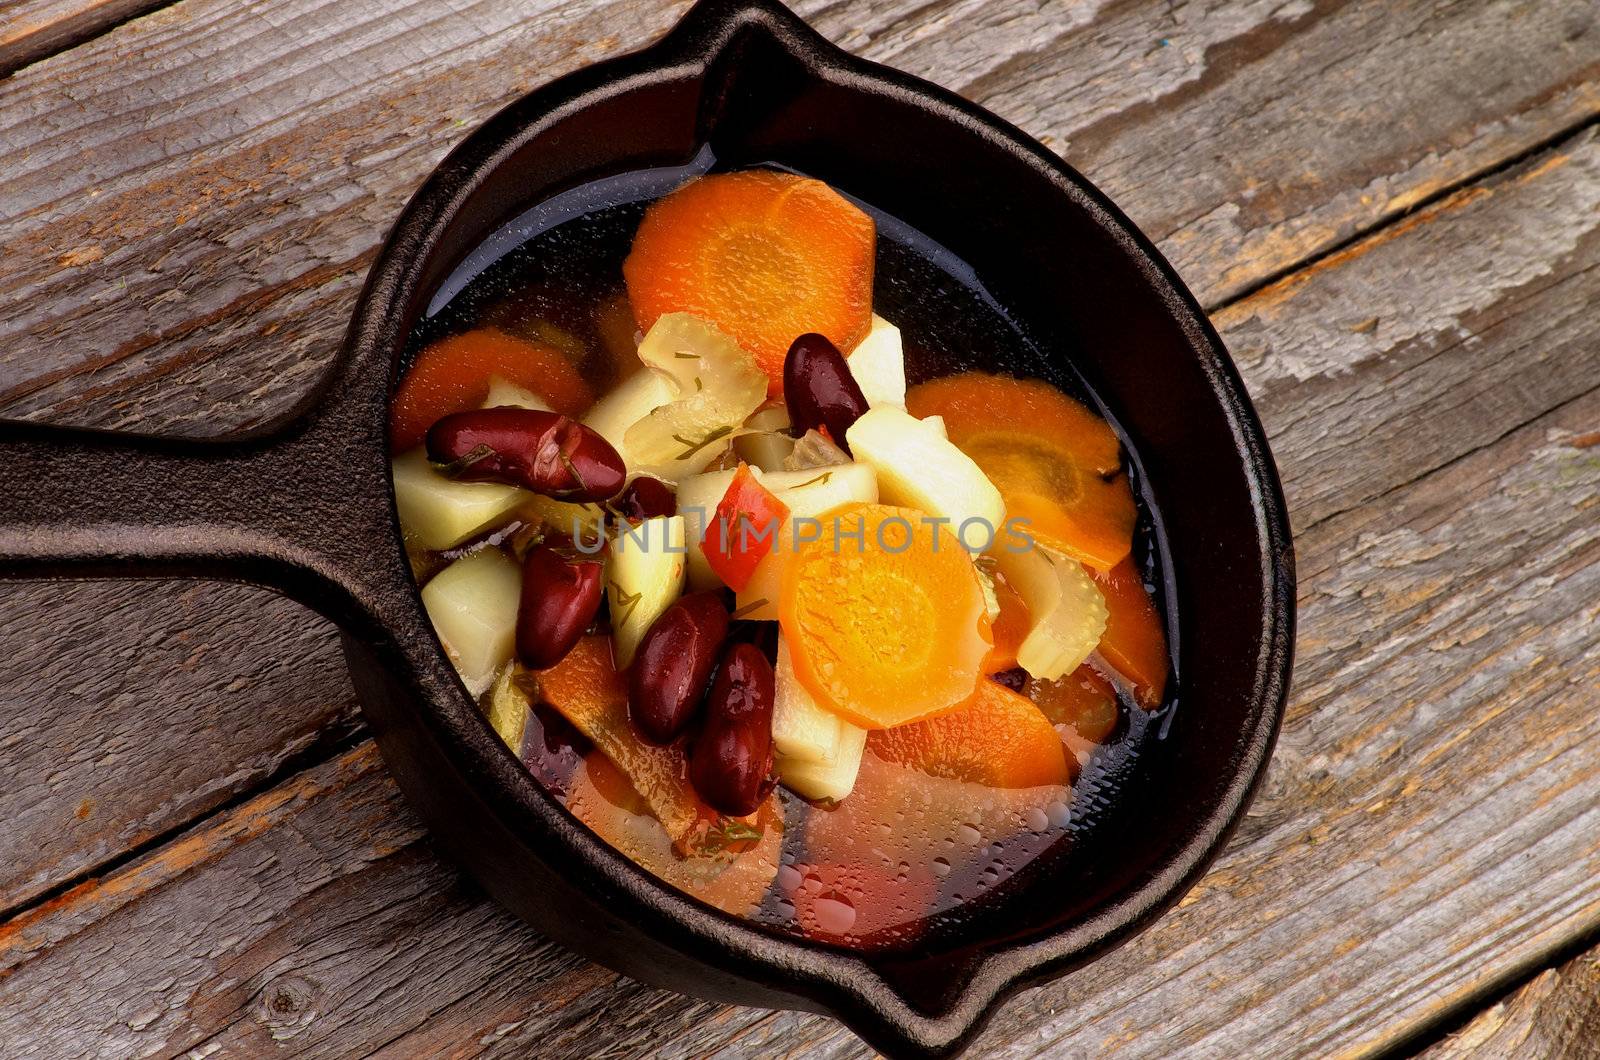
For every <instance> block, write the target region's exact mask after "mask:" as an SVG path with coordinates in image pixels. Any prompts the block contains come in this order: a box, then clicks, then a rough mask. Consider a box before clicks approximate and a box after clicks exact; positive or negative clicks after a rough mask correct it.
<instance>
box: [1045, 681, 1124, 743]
mask: <svg viewBox="0 0 1600 1060" xmlns="http://www.w3.org/2000/svg"><path fill="white" fill-rule="evenodd" d="M1028 698H1029V699H1031V700H1033V702H1034V703H1036V704H1038V707H1039V709H1040V710H1041V711H1043V712H1044V716H1045V717H1046V718H1048V719H1050V721H1051V722H1052V723H1054V724H1056V725H1065V726H1066V727H1067V728H1069V729H1071V730H1072V732H1073V733H1074V734H1075V735H1077V736H1078V737H1080V738H1082V739H1083V740H1086V741H1088V742H1089V743H1105V742H1106V740H1107V738H1109V737H1110V736H1111V734H1112V733H1113V732H1115V731H1116V729H1117V722H1118V720H1119V718H1118V710H1117V691H1116V689H1114V688H1112V687H1111V682H1110V681H1107V680H1106V679H1105V678H1104V677H1101V676H1100V675H1099V674H1098V673H1096V672H1095V669H1094V667H1092V666H1090V665H1089V664H1088V663H1085V664H1083V665H1082V666H1080V667H1078V668H1077V669H1076V670H1074V671H1072V673H1070V674H1067V675H1066V676H1065V677H1061V678H1058V679H1056V680H1054V681H1029V682H1028Z"/></svg>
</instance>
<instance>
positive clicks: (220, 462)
mask: <svg viewBox="0 0 1600 1060" xmlns="http://www.w3.org/2000/svg"><path fill="white" fill-rule="evenodd" d="M330 375H334V373H330ZM330 382H332V380H330ZM330 390H331V391H335V392H339V391H343V390H344V388H342V387H338V386H333V387H328V388H319V391H320V392H319V393H317V394H315V395H313V396H312V397H311V398H309V399H307V401H306V402H305V403H304V404H303V405H302V407H301V408H300V409H298V410H296V411H295V412H292V413H291V414H290V415H289V416H287V417H286V418H284V419H283V420H280V421H278V422H277V423H276V424H273V425H271V426H269V427H267V428H264V429H261V430H258V431H254V432H251V433H247V434H242V435H236V436H233V437H228V438H221V439H217V440H206V439H182V438H167V437H157V436H150V435H141V434H127V433H119V432H111V431H100V430H88V429H80V428H70V427H57V426H50V425H44V424H37V423H31V422H25V421H17V420H0V580H20V579H35V578H42V579H53V580H63V579H65V580H76V579H82V578H105V577H113V578H121V577H200V578H215V579H220V580H226V581H237V582H245V583H249V584H254V585H261V586H264V587H267V588H271V589H275V590H277V591H279V592H283V593H285V594H287V595H289V596H291V597H293V598H295V599H297V600H299V601H301V602H302V603H305V604H307V605H308V606H310V607H313V608H315V609H316V610H318V611H321V612H322V613H324V614H326V615H327V616H328V617H329V618H332V619H333V620H335V621H336V622H339V623H341V624H342V625H344V627H345V628H346V629H347V630H352V631H355V630H357V629H360V628H363V627H364V626H365V625H367V620H368V618H369V616H370V615H371V614H372V613H373V605H374V603H375V602H376V601H374V600H373V599H372V598H371V594H370V593H369V592H368V591H366V590H364V589H363V588H362V586H363V584H373V583H374V582H375V581H376V579H371V578H366V577H363V574H364V573H365V572H366V571H370V570H373V569H376V568H378V567H380V566H381V565H382V564H384V563H394V562H397V561H396V560H394V558H393V556H391V555H390V553H393V554H395V555H398V547H399V546H398V544H397V543H395V542H396V538H395V533H394V529H393V525H392V523H393V515H392V502H391V500H390V497H389V485H388V460H387V457H386V455H385V454H386V444H385V438H384V437H383V427H382V411H381V409H374V410H370V411H369V412H368V414H367V415H365V416H363V415H361V413H362V411H363V410H362V409H360V408H359V407H358V406H359V405H360V402H357V401H350V400H337V399H334V400H330V398H332V397H333V395H332V394H330V393H329V391H330ZM345 396H346V397H348V396H349V395H348V394H346V395H345ZM373 420H376V421H377V422H376V423H375V424H374V423H373V422H372V421H373Z"/></svg>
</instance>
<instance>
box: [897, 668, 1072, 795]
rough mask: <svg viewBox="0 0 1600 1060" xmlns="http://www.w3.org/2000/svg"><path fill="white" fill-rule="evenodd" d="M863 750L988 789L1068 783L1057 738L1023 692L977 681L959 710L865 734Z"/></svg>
mask: <svg viewBox="0 0 1600 1060" xmlns="http://www.w3.org/2000/svg"><path fill="white" fill-rule="evenodd" d="M867 750H869V751H871V752H872V753H873V754H875V755H877V756H878V757H879V758H882V759H885V760H887V761H890V762H900V763H902V764H904V765H908V766H914V767H915V768H917V769H920V770H922V771H923V772H924V773H931V774H932V775H934V776H936V777H948V778H950V779H951V780H968V781H972V782H974V783H977V784H987V785H988V786H990V787H993V788H1031V787H1036V786H1038V785H1040V784H1070V783H1072V774H1071V772H1070V771H1069V769H1068V767H1067V758H1066V753H1065V752H1064V751H1063V750H1062V747H1061V737H1060V735H1058V734H1057V733H1056V730H1055V726H1053V725H1051V724H1050V719H1049V718H1046V717H1045V716H1044V714H1043V712H1041V711H1040V710H1039V708H1038V707H1037V706H1035V705H1034V703H1033V701H1032V700H1030V699H1029V698H1028V697H1026V696H1021V695H1018V694H1017V693H1015V692H1013V691H1011V689H1009V688H1006V687H1005V686H1004V685H1001V684H999V683H998V682H995V681H988V680H984V681H980V682H979V683H978V689H977V691H976V692H974V693H973V695H972V698H971V699H969V700H968V701H967V702H966V703H965V704H963V705H962V707H961V708H960V709H959V710H953V711H951V712H950V713H948V714H941V715H939V716H938V717H936V718H929V719H928V720H927V721H919V722H916V723H914V724H911V725H901V726H899V727H897V728H893V729H884V730H882V731H880V732H873V733H868V734H867Z"/></svg>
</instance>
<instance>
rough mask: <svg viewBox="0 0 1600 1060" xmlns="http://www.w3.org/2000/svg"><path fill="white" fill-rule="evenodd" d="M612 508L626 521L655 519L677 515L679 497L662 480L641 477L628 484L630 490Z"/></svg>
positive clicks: (613, 502) (614, 502)
mask: <svg viewBox="0 0 1600 1060" xmlns="http://www.w3.org/2000/svg"><path fill="white" fill-rule="evenodd" d="M611 506H612V507H613V508H615V509H616V510H617V513H618V514H619V515H621V516H622V517H623V518H624V519H654V518H656V517H658V516H662V515H674V514H676V513H677V511H678V495H677V494H676V493H674V492H673V490H672V487H671V486H669V485H667V484H666V483H665V482H662V481H661V480H660V479H658V478H651V477H650V476H649V475H639V476H638V477H636V478H635V479H634V480H633V481H632V482H630V483H628V488H627V489H625V490H623V491H622V496H620V497H618V498H617V499H616V500H614V501H612V502H611Z"/></svg>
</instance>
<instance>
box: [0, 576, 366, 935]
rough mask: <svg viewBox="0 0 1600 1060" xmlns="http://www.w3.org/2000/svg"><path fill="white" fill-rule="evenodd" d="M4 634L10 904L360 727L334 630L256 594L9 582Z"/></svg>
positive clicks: (0, 612) (2, 751) (1, 698)
mask: <svg viewBox="0 0 1600 1060" xmlns="http://www.w3.org/2000/svg"><path fill="white" fill-rule="evenodd" d="M0 644H4V645H5V647H6V650H5V651H4V652H3V653H0V756H3V758H4V760H5V778H6V779H5V782H4V783H3V784H0V820H3V821H5V822H6V826H5V828H3V829H0V909H10V908H14V907H16V906H17V905H19V904H20V903H23V902H26V901H28V900H30V899H32V898H35V897H36V896H38V895H39V894H41V893H43V892H45V891H48V890H49V889H51V888H53V887H55V886H57V885H58V884H60V883H61V882H62V881H63V880H69V879H71V878H73V877H74V876H76V875H78V874H79V873H82V872H86V871H89V870H92V869H93V868H94V867H95V866H96V865H99V864H101V863H103V862H105V861H107V860H110V859H113V858H115V857H117V856H119V855H121V854H122V853H123V852H125V851H127V850H130V849H133V848H135V847H138V846H140V845H141V844H143V843H145V842H148V841H149V840H150V839H152V838H154V837H156V836H159V835H162V834H164V833H167V832H169V831H171V830H173V829H175V828H179V827H182V826H183V825H186V824H188V823H189V822H190V821H192V820H193V819H194V818H195V816H196V815H197V814H200V813H203V812H205V811H207V810H211V809H214V808H215V807H217V806H219V805H221V804H222V803H224V802H226V801H227V800H229V799H230V798H233V797H235V796H237V795H238V794H239V793H241V792H243V791H247V790H249V789H250V788H252V787H255V786H257V785H259V784H261V783H262V782H264V781H266V780H267V779H269V778H271V777H273V776H275V775H277V774H279V773H280V772H281V771H282V770H284V769H285V768H287V767H289V766H291V765H292V763H294V762H295V761H297V760H298V759H301V758H304V757H306V756H308V755H314V754H316V753H318V750H319V749H326V748H329V747H331V746H332V745H333V744H335V743H336V742H337V741H339V740H341V739H343V738H345V737H347V736H348V735H350V734H351V733H352V732H353V731H354V730H355V727H356V724H357V722H356V712H355V702H354V696H353V694H352V693H351V691H350V687H349V679H348V678H347V677H346V676H345V670H344V660H343V656H342V655H341V654H340V652H339V644H338V640H337V638H336V637H335V636H334V635H333V629H332V627H331V626H329V625H328V623H327V622H325V621H323V620H321V619H319V618H317V617H315V616H313V615H311V614H310V613H309V612H307V611H306V610H305V609H304V608H301V607H299V606H298V605H296V604H291V603H289V602H288V601H286V600H283V599H281V598H279V597H276V596H273V595H270V594H268V593H266V592H263V591H261V590H253V589H246V588H242V587H236V586H221V585H213V584H201V583H158V584H154V585H149V584H147V585H145V586H144V587H143V591H142V592H130V591H128V590H127V588H126V587H124V586H120V585H114V584H112V583H84V584H75V585H27V586H19V585H0ZM324 753H325V752H324Z"/></svg>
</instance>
